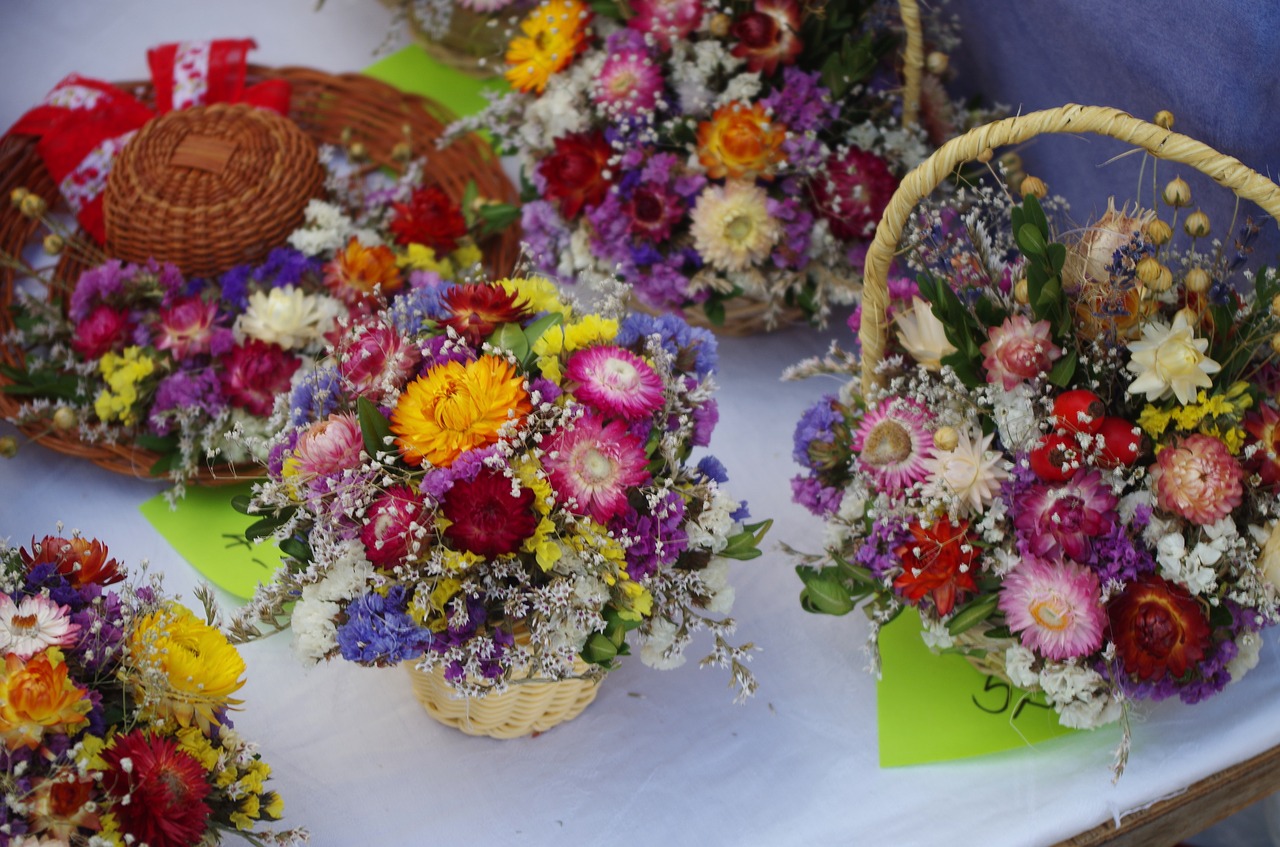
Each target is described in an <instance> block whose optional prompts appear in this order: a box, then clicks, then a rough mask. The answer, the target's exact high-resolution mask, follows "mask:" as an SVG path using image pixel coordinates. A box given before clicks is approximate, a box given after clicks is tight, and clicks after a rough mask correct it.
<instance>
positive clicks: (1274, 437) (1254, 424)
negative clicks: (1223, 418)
mask: <svg viewBox="0 0 1280 847" xmlns="http://www.w3.org/2000/svg"><path fill="white" fill-rule="evenodd" d="M1244 428H1245V431H1246V432H1248V433H1249V434H1250V435H1251V436H1253V437H1254V438H1255V439H1257V441H1258V442H1259V446H1260V447H1261V448H1262V449H1260V450H1259V451H1258V452H1257V453H1255V454H1254V455H1253V458H1252V460H1251V461H1250V463H1249V470H1251V471H1255V472H1257V473H1258V474H1259V475H1261V477H1262V484H1263V485H1266V486H1268V487H1274V486H1275V485H1277V484H1278V483H1280V413H1277V412H1276V410H1275V409H1274V408H1272V407H1271V404H1269V403H1263V404H1262V405H1261V406H1259V407H1258V409H1257V411H1256V412H1250V413H1249V414H1248V415H1246V416H1245V419H1244Z"/></svg>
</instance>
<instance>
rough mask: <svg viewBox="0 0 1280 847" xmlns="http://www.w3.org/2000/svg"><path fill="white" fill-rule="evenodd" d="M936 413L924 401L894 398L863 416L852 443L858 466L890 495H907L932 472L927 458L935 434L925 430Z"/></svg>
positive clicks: (883, 402) (931, 449)
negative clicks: (910, 488)
mask: <svg viewBox="0 0 1280 847" xmlns="http://www.w3.org/2000/svg"><path fill="white" fill-rule="evenodd" d="M931 417H932V416H931V415H930V414H929V410H928V409H926V408H925V407H924V405H923V404H922V403H919V402H917V401H915V400H909V399H907V398H905V397H891V398H889V399H887V400H884V401H882V402H881V403H880V404H879V405H877V406H876V407H875V408H874V409H871V410H869V411H868V412H867V413H866V414H865V415H863V416H862V421H861V422H860V423H859V424H858V429H857V431H856V432H854V434H853V439H852V440H851V442H850V446H851V447H852V448H853V451H854V452H855V453H856V454H857V456H858V466H859V467H860V468H862V470H863V471H865V472H866V473H867V475H868V476H870V477H871V479H872V480H873V481H874V482H875V485H876V488H878V489H879V490H880V491H883V492H885V493H888V494H894V495H898V494H903V493H905V492H906V490H907V488H909V487H910V486H911V485H912V484H913V483H917V482H920V481H922V480H923V479H925V477H927V476H928V475H929V467H928V465H927V464H926V461H925V460H926V459H928V457H929V456H930V454H931V453H932V452H933V436H932V435H930V433H929V431H928V430H927V429H925V424H926V423H928V421H929V419H930V418H931Z"/></svg>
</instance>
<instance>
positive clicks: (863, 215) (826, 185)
mask: <svg viewBox="0 0 1280 847" xmlns="http://www.w3.org/2000/svg"><path fill="white" fill-rule="evenodd" d="M812 187H813V196H814V199H815V201H816V202H817V209H818V214H820V215H822V217H824V218H826V220H827V223H828V224H830V225H831V232H832V234H833V235H835V237H836V238H841V239H844V240H845V241H856V240H859V239H865V238H867V237H868V236H870V235H871V233H872V232H873V231H874V230H875V226H876V224H877V223H879V221H880V216H881V215H882V214H884V207H885V206H887V205H889V198H890V197H892V196H893V192H894V191H896V190H897V189H898V178H897V177H895V176H894V175H893V173H892V172H891V171H890V170H889V166H888V165H886V164H885V163H884V160H883V159H881V158H880V157H879V156H877V155H876V154H875V153H869V152H867V151H865V150H859V149H858V148H857V147H849V148H848V149H846V150H845V151H844V152H838V153H835V154H833V155H832V156H831V157H830V158H829V159H827V165H826V168H825V169H824V173H823V175H822V176H819V177H818V178H817V179H815V180H814V181H813V186H812Z"/></svg>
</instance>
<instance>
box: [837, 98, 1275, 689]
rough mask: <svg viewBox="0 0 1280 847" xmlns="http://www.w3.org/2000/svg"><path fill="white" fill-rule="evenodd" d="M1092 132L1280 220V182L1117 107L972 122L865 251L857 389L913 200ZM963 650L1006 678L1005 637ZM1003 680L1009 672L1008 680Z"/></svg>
mask: <svg viewBox="0 0 1280 847" xmlns="http://www.w3.org/2000/svg"><path fill="white" fill-rule="evenodd" d="M1086 132H1088V133H1094V134H1096V135H1104V136H1107V137H1110V138H1114V139H1117V140H1119V141H1123V142H1126V143H1128V144H1133V145H1135V146H1136V147H1140V148H1142V149H1143V150H1146V151H1147V152H1148V153H1150V154H1151V155H1153V156H1156V157H1157V158H1160V159H1165V160H1168V161H1171V162H1178V163H1180V164H1183V165H1187V166H1189V167H1192V168H1195V169H1196V170H1198V171H1200V172H1201V173H1203V174H1205V175H1207V176H1209V177H1211V178H1212V179H1213V180H1214V181H1215V182H1217V183H1218V184H1219V185H1222V186H1224V187H1226V188H1229V189H1231V190H1232V191H1234V192H1235V193H1236V195H1237V196H1239V197H1241V198H1243V199H1245V200H1251V201H1253V202H1254V203H1256V204H1258V206H1260V207H1261V208H1262V209H1263V210H1264V211H1265V212H1266V213H1267V214H1269V215H1271V216H1272V217H1274V218H1277V219H1280V186H1277V185H1276V184H1275V183H1274V182H1272V181H1271V180H1269V179H1267V178H1266V177H1264V176H1262V175H1261V174H1258V173H1257V172H1255V171H1253V170H1251V169H1250V168H1248V167H1246V166H1245V165H1244V164H1242V163H1241V162H1240V161H1239V160H1237V159H1234V158H1232V157H1230V156H1226V155H1223V154H1222V153H1219V152H1217V151H1216V150H1214V149H1213V148H1212V147H1209V146H1208V145H1206V144H1203V143H1201V142H1199V141H1196V140H1195V139H1194V138H1190V137H1189V136H1186V135H1181V134H1179V133H1176V132H1173V131H1172V130H1168V129H1164V128H1162V127H1159V126H1156V125H1155V124H1153V123H1148V122H1147V121H1144V120H1140V119H1139V118H1135V117H1133V116H1132V115H1129V114H1127V113H1125V112H1121V111H1120V110H1118V109H1111V108H1106V107H1102V106H1079V105H1076V104H1068V105H1066V106H1061V107H1059V108H1056V109H1046V110H1044V111H1040V112H1031V113H1029V114H1026V115H1019V116H1017V117H1012V118H1005V119H1004V120H1000V121H995V122H993V123H989V124H986V125H984V126H980V127H977V128H975V129H973V130H970V131H969V132H967V133H965V134H964V135H961V136H958V137H957V138H953V139H952V140H951V141H948V142H947V143H946V144H944V145H942V146H941V147H939V148H938V149H937V150H935V151H934V153H933V155H931V156H930V157H929V158H928V159H926V160H925V161H924V162H922V163H921V164H920V165H919V166H918V167H916V168H915V170H913V171H911V173H909V174H907V176H906V177H905V178H904V179H903V180H902V183H901V184H900V185H899V186H898V190H897V191H896V192H895V193H894V195H893V197H892V198H891V199H890V201H889V205H888V206H887V207H886V208H885V210H884V215H883V216H882V217H881V218H880V223H879V225H878V226H877V227H876V234H875V238H874V239H873V241H872V242H871V247H870V248H869V249H868V250H867V261H866V270H865V273H864V277H863V291H862V325H861V328H860V329H859V332H858V337H859V340H860V342H861V345H862V393H863V394H864V395H865V394H867V393H868V392H869V391H871V389H872V388H873V387H875V386H877V385H878V384H879V375H877V373H876V369H877V366H878V365H879V364H880V362H881V361H882V359H883V358H884V349H885V342H886V336H887V334H888V320H887V310H888V307H889V288H888V273H889V264H890V263H891V262H892V261H893V256H894V253H895V251H896V250H897V247H898V241H899V239H901V237H902V231H903V228H904V227H905V226H906V224H907V221H908V219H909V218H910V216H911V213H912V212H913V211H914V209H915V207H916V204H917V203H919V202H920V201H921V200H922V199H924V198H925V197H927V196H928V195H929V194H930V193H931V192H932V191H933V190H934V189H935V188H937V187H938V185H940V184H941V183H942V181H943V180H945V179H946V178H947V177H948V176H949V175H950V174H951V173H952V172H953V171H954V170H955V169H956V168H957V167H958V166H960V165H962V164H965V163H968V162H972V161H975V160H977V159H978V158H979V156H982V155H983V154H984V153H985V152H988V151H994V150H995V148H997V147H1001V146H1004V145H1007V144H1018V143H1021V142H1023V141H1026V140H1027V139H1030V138H1033V137H1035V136H1037V135H1044V134H1051V133H1074V134H1080V133H1086ZM957 642H958V643H959V644H960V645H961V646H962V647H968V648H976V649H979V650H985V651H986V655H985V656H971V657H969V660H970V663H971V664H973V665H974V666H975V667H976V668H977V669H978V670H979V671H981V672H982V673H993V674H996V675H997V676H1001V677H1005V673H1004V654H1005V651H1004V648H1005V647H1007V646H1008V645H1009V644H1010V643H1012V642H1011V641H1010V640H1008V639H994V640H993V639H990V638H988V637H987V635H986V629H985V628H983V627H981V626H978V627H974V628H973V629H972V630H969V631H968V632H965V633H962V634H961V635H960V636H959V637H958V638H957ZM1006 678H1007V677H1006Z"/></svg>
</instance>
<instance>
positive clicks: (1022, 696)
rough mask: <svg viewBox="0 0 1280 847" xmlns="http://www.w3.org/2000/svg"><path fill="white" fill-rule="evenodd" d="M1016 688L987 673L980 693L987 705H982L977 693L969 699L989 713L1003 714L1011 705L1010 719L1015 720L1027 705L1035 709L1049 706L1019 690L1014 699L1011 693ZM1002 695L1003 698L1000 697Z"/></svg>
mask: <svg viewBox="0 0 1280 847" xmlns="http://www.w3.org/2000/svg"><path fill="white" fill-rule="evenodd" d="M1016 690H1017V689H1015V688H1014V687H1013V686H1012V685H1010V684H1009V683H1007V682H1005V681H1004V680H1003V679H1000V677H998V676H993V675H991V674H987V680H986V683H985V684H984V685H983V686H982V693H983V698H984V699H985V700H986V701H987V704H989V705H984V704H983V703H981V702H979V700H978V695H977V694H974V695H973V696H972V698H971V699H972V700H973V705H975V706H977V707H978V708H979V709H981V710H982V711H984V712H986V713H987V714H989V715H1003V714H1005V713H1006V712H1008V711H1009V708H1010V707H1011V706H1012V707H1013V715H1012V717H1011V718H1010V720H1017V719H1018V717H1019V716H1020V715H1021V714H1022V711H1023V709H1025V708H1026V707H1027V706H1032V707H1034V708H1037V709H1048V708H1049V707H1048V706H1046V705H1045V704H1044V703H1039V702H1037V701H1036V700H1033V699H1032V697H1031V695H1030V694H1027V693H1025V692H1021V691H1019V692H1017V693H1018V694H1019V696H1018V699H1017V700H1016V701H1015V700H1014V697H1013V695H1014V692H1015V691H1016ZM988 695H989V696H988ZM1002 695H1003V699H1001V698H1002Z"/></svg>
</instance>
